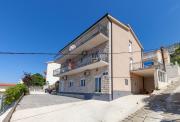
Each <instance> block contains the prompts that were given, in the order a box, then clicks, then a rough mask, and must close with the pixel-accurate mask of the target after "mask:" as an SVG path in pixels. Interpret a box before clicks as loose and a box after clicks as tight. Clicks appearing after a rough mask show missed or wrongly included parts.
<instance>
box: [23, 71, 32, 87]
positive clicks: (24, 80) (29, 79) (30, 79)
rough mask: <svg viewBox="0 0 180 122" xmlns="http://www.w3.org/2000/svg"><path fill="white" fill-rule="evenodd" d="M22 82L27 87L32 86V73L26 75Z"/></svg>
mask: <svg viewBox="0 0 180 122" xmlns="http://www.w3.org/2000/svg"><path fill="white" fill-rule="evenodd" d="M22 81H23V83H24V84H25V85H26V86H28V87H29V86H31V85H32V82H31V81H32V78H31V73H26V72H25V73H24V77H23V78H22Z"/></svg>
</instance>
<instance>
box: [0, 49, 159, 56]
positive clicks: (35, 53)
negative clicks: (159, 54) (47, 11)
mask: <svg viewBox="0 0 180 122" xmlns="http://www.w3.org/2000/svg"><path fill="white" fill-rule="evenodd" d="M155 50H158V49H149V50H144V51H141V50H137V51H133V52H126V51H124V52H114V53H105V52H102V53H101V52H98V53H97V54H123V53H129V54H133V53H138V52H143V53H144V52H151V51H155ZM88 54H94V52H92V53H88ZM0 55H52V56H58V55H83V54H82V53H69V52H68V53H65V54H60V53H46V52H5V51H4V52H3V51H0Z"/></svg>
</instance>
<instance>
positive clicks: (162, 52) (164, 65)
mask: <svg viewBox="0 0 180 122" xmlns="http://www.w3.org/2000/svg"><path fill="white" fill-rule="evenodd" d="M160 50H161V56H162V61H163V68H164V71H166V64H165V60H164V47H161V48H160Z"/></svg>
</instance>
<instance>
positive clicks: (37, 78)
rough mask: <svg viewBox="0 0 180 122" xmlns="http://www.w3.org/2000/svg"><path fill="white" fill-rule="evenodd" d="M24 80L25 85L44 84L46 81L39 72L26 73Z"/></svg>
mask: <svg viewBox="0 0 180 122" xmlns="http://www.w3.org/2000/svg"><path fill="white" fill-rule="evenodd" d="M22 81H23V82H24V84H25V85H27V86H28V87H29V86H43V85H45V83H46V80H45V78H44V77H43V76H42V75H41V74H39V73H36V74H31V73H24V77H23V78H22Z"/></svg>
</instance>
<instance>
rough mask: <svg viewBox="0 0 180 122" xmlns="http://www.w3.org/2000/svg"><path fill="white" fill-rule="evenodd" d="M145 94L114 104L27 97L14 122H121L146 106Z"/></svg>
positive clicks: (116, 101) (13, 117)
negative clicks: (120, 121)
mask: <svg viewBox="0 0 180 122" xmlns="http://www.w3.org/2000/svg"><path fill="white" fill-rule="evenodd" d="M147 97H148V96H145V95H129V96H125V97H122V98H119V99H116V100H114V101H111V102H105V101H98V100H80V99H76V98H71V97H64V96H51V95H29V96H25V97H24V99H23V100H22V101H21V102H20V105H19V106H18V107H17V109H16V111H15V112H14V114H13V116H12V118H11V122H118V121H119V120H122V119H123V118H124V117H126V116H127V115H129V114H131V113H133V112H135V111H137V109H139V108H141V107H142V106H143V102H142V101H143V99H145V98H147Z"/></svg>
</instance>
